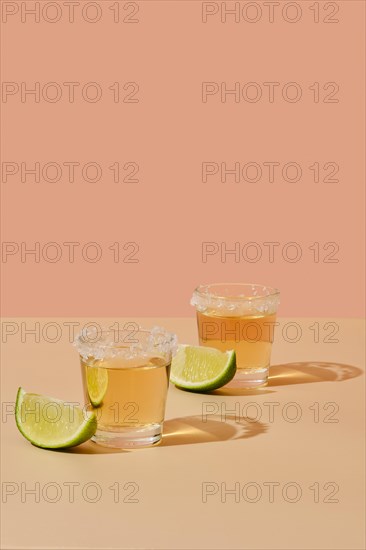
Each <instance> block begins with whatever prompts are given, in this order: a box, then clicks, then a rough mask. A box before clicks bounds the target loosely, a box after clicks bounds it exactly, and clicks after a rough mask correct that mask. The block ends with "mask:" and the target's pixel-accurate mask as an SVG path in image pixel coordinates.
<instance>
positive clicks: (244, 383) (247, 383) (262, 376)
mask: <svg viewBox="0 0 366 550" xmlns="http://www.w3.org/2000/svg"><path fill="white" fill-rule="evenodd" d="M268 373H269V367H264V368H261V369H258V368H254V369H240V368H238V370H237V371H236V373H235V376H234V378H233V379H232V380H231V381H230V382H229V383H228V384H226V385H225V386H224V387H225V388H241V389H251V388H259V387H261V386H266V385H267V384H268Z"/></svg>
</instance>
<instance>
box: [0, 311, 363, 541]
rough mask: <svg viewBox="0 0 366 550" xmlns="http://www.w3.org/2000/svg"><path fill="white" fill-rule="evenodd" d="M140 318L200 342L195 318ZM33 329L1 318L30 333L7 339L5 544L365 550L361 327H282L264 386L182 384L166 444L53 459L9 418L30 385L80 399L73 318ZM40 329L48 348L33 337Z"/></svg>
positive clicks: (89, 449) (87, 447) (81, 451)
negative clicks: (207, 391)
mask: <svg viewBox="0 0 366 550" xmlns="http://www.w3.org/2000/svg"><path fill="white" fill-rule="evenodd" d="M71 321H74V322H75V323H77V322H79V323H80V325H79V326H83V324H84V323H85V322H87V320H85V319H82V320H81V319H79V320H78V319H72V320H71ZM115 321H116V320H115V319H114V320H106V319H105V320H99V322H100V323H101V324H103V325H105V326H110V325H111V324H112V323H113V322H115ZM124 321H125V320H123V319H119V320H118V322H119V323H122V324H123V322H124ZM134 321H139V320H136V319H134ZM140 321H141V322H142V324H143V325H145V326H151V324H156V323H157V324H159V325H161V326H164V327H166V328H169V329H171V330H173V331H175V332H176V333H177V334H178V336H179V339H180V341H181V342H187V343H196V338H197V337H196V326H195V320H194V319H143V320H140ZM6 322H7V323H14V324H13V325H9V324H6V325H5V324H4V323H6ZM21 322H22V320H20V319H9V320H4V321H3V329H4V331H5V332H6V331H7V332H9V331H12V330H13V331H15V330H17V329H18V332H17V333H16V334H14V335H13V336H8V337H7V342H6V343H3V345H2V379H1V381H2V384H1V388H2V401H3V409H2V445H1V453H2V470H1V471H2V501H3V502H2V548H4V549H11V548H35V549H40V548H42V549H43V548H45V549H46V548H47V549H53V548H62V549H71V548H91V549H94V548H95V549H109V548H121V549H122V548H123V549H127V548H134V549H144V548H152V549H172V550H173V549H210V550H211V549H225V550H226V549H239V548H243V549H244V548H245V549H281V550H282V549H303V550H305V549H306V550H307V549H317V550H319V549H342V550H343V549H344V550H345V549H347V550H350V549H356V548H357V549H363V548H365V542H364V508H363V505H364V499H363V493H364V468H363V460H364V383H365V380H364V375H363V364H364V356H363V341H364V340H363V338H364V336H363V334H364V332H363V331H364V324H363V323H362V321H360V320H341V319H338V320H337V319H336V320H334V319H332V320H329V319H302V320H300V321H299V320H289V319H281V320H280V327H279V330H278V331H277V333H276V343H275V346H274V350H273V357H272V363H273V365H274V366H273V367H272V369H271V381H270V384H269V386H268V387H267V388H266V389H263V390H262V391H257V392H244V391H242V392H240V391H237V392H236V393H235V392H234V391H233V392H232V393H231V394H230V395H228V394H226V395H225V394H224V393H223V392H217V393H216V394H211V395H200V394H191V393H187V392H183V391H179V390H177V389H176V388H174V387H171V388H170V390H169V396H168V404H167V411H166V423H165V435H164V438H163V443H162V444H161V445H160V446H158V447H154V448H148V449H141V450H137V451H123V452H113V451H109V450H105V449H103V448H100V447H98V446H97V445H95V444H93V443H91V442H88V443H85V444H84V445H82V446H80V447H76V448H74V449H72V450H69V451H67V452H65V451H64V452H58V451H46V450H41V449H39V448H36V447H34V446H32V445H31V444H29V443H28V442H27V441H26V440H25V439H23V438H22V437H21V436H20V434H19V432H18V431H17V428H16V426H15V422H14V419H13V417H12V415H11V413H10V414H9V413H8V411H9V410H10V409H11V407H12V403H13V402H14V398H15V395H16V390H17V388H18V386H19V385H22V386H23V387H24V388H25V389H26V390H28V391H35V392H37V393H45V394H48V395H52V396H54V397H59V398H62V399H65V400H69V401H81V399H82V391H81V378H80V371H79V364H78V357H77V353H76V351H75V349H74V348H73V347H72V346H70V344H69V342H68V340H69V334H68V331H67V327H68V326H69V325H65V323H67V322H70V320H65V319H64V320H63V319H33V320H32V319H24V320H23V323H25V324H24V325H21ZM35 322H38V323H40V325H39V327H38V328H39V329H40V332H41V336H40V341H39V342H34V336H31V335H29V334H26V330H27V329H29V328H31V327H32V326H34V323H35ZM51 322H53V323H54V322H57V323H58V324H59V327H60V330H61V333H60V332H59V334H58V336H60V339H59V341H58V342H55V343H51V342H50V341H45V338H46V340H47V339H48V340H50V339H52V338H54V337H55V334H56V332H55V330H54V331H53V332H52V330H53V329H52V325H47V323H51ZM289 322H293V323H296V325H294V324H293V325H289V324H288V323H289ZM329 322H331V323H333V324H331V325H326V323H329ZM314 323H319V324H318V325H314ZM45 327H46V328H45ZM299 327H300V328H301V335H300V330H299ZM337 327H338V329H339V330H338V331H337V334H336V335H333V336H331V332H332V331H333V329H334V328H337ZM38 328H37V330H38ZM317 328H319V334H317ZM43 330H45V333H44V334H45V337H42V331H43ZM286 331H287V332H286ZM297 331H298V336H299V340H298V342H296V343H295V342H293V343H291V342H290V341H288V340H289V339H295V338H296V333H297ZM5 332H4V333H5ZM4 333H3V341H4V339H5V338H4ZM22 337H23V340H25V341H24V342H22V341H21V339H22ZM329 339H333V340H337V339H338V342H334V341H333V342H331V341H325V340H329ZM286 340H287V341H286ZM317 340H319V341H317ZM208 410H212V411H216V414H215V415H212V414H211V415H208V416H207V417H206V418H205V417H204V416H203V413H205V412H207V411H208ZM271 411H272V415H271V414H270V413H271ZM225 413H226V414H225ZM204 420H206V422H204ZM294 420H297V421H294ZM37 484H38V485H37ZM70 484H74V485H73V487H74V498H73V499H72V498H70V494H71V490H70V487H71V485H70ZM111 487H112V488H111ZM117 487H118V488H119V494H117ZM35 488H36V491H38V489H39V494H38V497H39V498H38V497H37V495H35V494H31V492H30V491H31V490H32V489H35ZM271 488H272V491H273V492H272V491H271ZM230 491H231V492H230ZM133 492H134V493H135V494H134V495H132V493H133ZM207 493H210V494H207ZM211 493H212V494H211ZM98 497H99V500H97V501H95V502H93V500H96V499H97V498H98ZM36 498H38V500H39V502H35V500H36ZM52 500H54V502H52Z"/></svg>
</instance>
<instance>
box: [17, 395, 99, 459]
mask: <svg viewBox="0 0 366 550" xmlns="http://www.w3.org/2000/svg"><path fill="white" fill-rule="evenodd" d="M15 421H16V424H17V427H18V429H19V431H20V433H21V434H22V435H23V436H24V437H25V438H26V439H28V441H30V442H31V443H33V445H36V446H37V447H43V448H45V449H62V448H66V447H74V446H75V445H80V443H84V441H87V440H88V439H90V438H91V437H92V436H93V435H94V434H95V431H96V429H97V418H96V415H95V413H94V412H91V411H86V410H85V409H84V410H82V409H81V408H80V407H75V406H71V404H70V403H67V402H65V401H61V400H60V399H54V398H53V397H46V396H45V395H38V394H36V393H26V392H25V390H23V388H19V389H18V393H17V399H16V403H15Z"/></svg>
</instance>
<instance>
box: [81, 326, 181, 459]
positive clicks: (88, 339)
mask: <svg viewBox="0 0 366 550" xmlns="http://www.w3.org/2000/svg"><path fill="white" fill-rule="evenodd" d="M132 325H133V328H132V330H118V331H117V330H107V331H101V330H99V331H97V330H96V329H95V328H94V329H91V330H88V331H86V332H85V331H84V332H83V333H81V334H80V335H79V336H78V337H77V338H76V341H75V346H76V348H77V350H78V352H79V355H80V363H81V374H82V380H83V387H84V396H85V403H86V405H87V406H88V407H90V409H91V410H94V411H95V412H96V415H97V423H98V427H97V431H96V433H95V435H94V436H93V438H92V439H93V441H95V442H96V443H99V444H100V445H104V446H107V447H117V448H131V447H132V448H135V447H145V446H150V445H155V444H157V443H159V442H160V440H161V437H162V431H163V421H164V415H165V404H166V398H167V392H168V387H169V375H170V364H171V359H172V354H173V352H174V351H175V348H176V344H177V338H176V336H175V335H174V334H172V333H169V332H166V331H165V330H164V329H162V328H159V327H154V328H153V329H150V330H148V329H143V328H140V327H138V328H136V327H135V326H134V324H132Z"/></svg>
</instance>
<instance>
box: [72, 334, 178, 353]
mask: <svg viewBox="0 0 366 550" xmlns="http://www.w3.org/2000/svg"><path fill="white" fill-rule="evenodd" d="M121 333H124V334H127V335H130V337H129V338H128V339H127V341H123V340H122V341H116V340H115V335H116V334H121ZM138 334H143V335H144V336H146V338H145V339H142V338H140V339H138V337H136V338H135V339H134V335H138ZM93 335H94V338H93ZM106 335H111V337H112V338H111V340H110V341H106V340H104V341H103V336H104V337H105V336H106ZM177 342H178V339H177V335H176V334H175V333H173V332H170V331H167V330H165V329H164V328H162V327H157V326H154V327H152V328H145V327H141V326H138V328H137V327H135V329H134V330H131V329H122V330H120V329H119V330H113V329H103V328H102V329H101V330H98V329H97V328H96V327H88V328H84V329H83V330H82V331H81V332H80V333H79V334H78V335H77V336H76V338H75V340H74V342H73V345H74V346H75V347H76V349H77V351H78V352H79V355H81V356H82V357H84V358H87V357H94V358H95V359H103V358H107V357H117V356H121V357H122V356H126V357H127V356H128V357H133V356H135V355H140V354H141V353H142V354H149V353H151V352H154V353H155V352H158V353H162V354H172V353H174V352H175V350H176V346H177Z"/></svg>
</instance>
